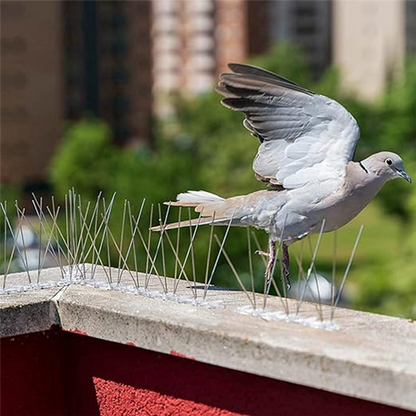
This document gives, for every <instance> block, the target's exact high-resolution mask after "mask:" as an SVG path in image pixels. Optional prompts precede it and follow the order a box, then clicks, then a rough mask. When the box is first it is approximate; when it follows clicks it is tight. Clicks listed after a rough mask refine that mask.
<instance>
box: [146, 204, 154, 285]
mask: <svg viewBox="0 0 416 416" xmlns="http://www.w3.org/2000/svg"><path fill="white" fill-rule="evenodd" d="M153 208H154V205H153V204H151V205H150V223H149V230H148V234H147V247H146V245H145V249H146V254H147V258H146V276H145V288H146V289H147V276H148V274H149V260H150V258H149V253H150V244H151V242H152V230H151V228H152V225H153Z"/></svg>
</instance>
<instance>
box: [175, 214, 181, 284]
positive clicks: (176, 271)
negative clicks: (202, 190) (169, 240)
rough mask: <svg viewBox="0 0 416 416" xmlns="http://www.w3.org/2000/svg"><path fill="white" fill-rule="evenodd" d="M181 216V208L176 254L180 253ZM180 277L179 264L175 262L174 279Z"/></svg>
mask: <svg viewBox="0 0 416 416" xmlns="http://www.w3.org/2000/svg"><path fill="white" fill-rule="evenodd" d="M181 214H182V207H179V213H178V228H177V232H176V252H177V253H179V241H180V235H181ZM177 276H178V262H175V272H174V274H173V277H174V279H176V277H177Z"/></svg>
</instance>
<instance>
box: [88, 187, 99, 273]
mask: <svg viewBox="0 0 416 416" xmlns="http://www.w3.org/2000/svg"><path fill="white" fill-rule="evenodd" d="M101 195H102V192H101V191H100V193H99V194H98V196H97V200H96V202H95V208H94V211H93V218H94V234H93V235H94V241H95V239H96V237H97V226H98V208H99V206H100V199H101ZM88 255H89V253H88V254H86V256H85V259H87V258H88ZM84 261H85V260H84ZM91 264H92V266H91V279H93V278H94V274H93V273H94V271H95V270H94V265H95V251H94V250H93V251H92V254H91Z"/></svg>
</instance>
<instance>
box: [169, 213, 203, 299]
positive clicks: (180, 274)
mask: <svg viewBox="0 0 416 416" xmlns="http://www.w3.org/2000/svg"><path fill="white" fill-rule="evenodd" d="M202 214H203V210H202V211H201V212H200V213H199V217H198V221H197V223H196V226H195V230H194V232H193V234H192V236H191V241H190V243H189V246H188V250H187V252H186V255H185V259H184V261H183V265H182V267H181V271H180V272H179V275H178V278H177V280H176V286H175V289H174V293H176V290H177V288H178V284H179V281H180V278H181V277H182V274H183V273H184V270H185V266H186V263H187V261H188V258H189V254H190V253H191V250H192V246H193V244H194V240H195V237H196V233H197V232H198V228H199V224H200V222H201V218H202ZM194 297H195V298H196V290H195V291H194Z"/></svg>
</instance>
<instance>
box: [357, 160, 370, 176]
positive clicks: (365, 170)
mask: <svg viewBox="0 0 416 416" xmlns="http://www.w3.org/2000/svg"><path fill="white" fill-rule="evenodd" d="M358 163H359V164H360V166H361V167H362V168H363V169H364V172H365V173H368V170H367V169H366V168H365V167H364V165H363V164H362V163H361V162H358Z"/></svg>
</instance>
